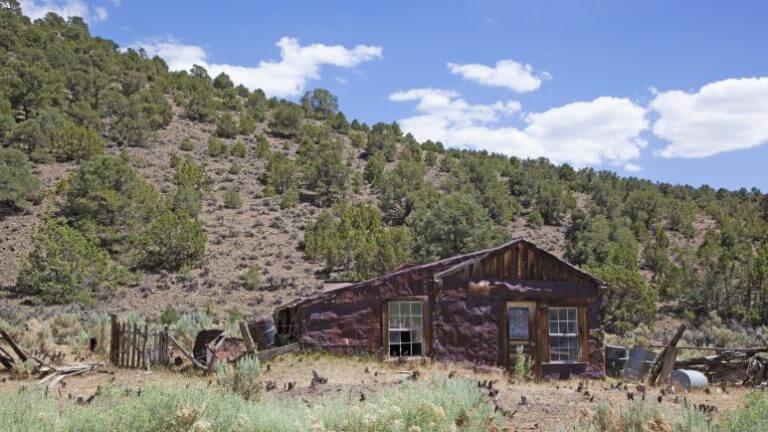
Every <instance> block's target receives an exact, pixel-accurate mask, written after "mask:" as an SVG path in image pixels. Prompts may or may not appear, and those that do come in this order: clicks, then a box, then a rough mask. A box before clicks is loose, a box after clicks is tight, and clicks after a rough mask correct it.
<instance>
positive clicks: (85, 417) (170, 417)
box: [0, 378, 501, 432]
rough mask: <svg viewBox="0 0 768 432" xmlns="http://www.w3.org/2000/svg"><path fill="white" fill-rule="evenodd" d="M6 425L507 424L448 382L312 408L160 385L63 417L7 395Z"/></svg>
mask: <svg viewBox="0 0 768 432" xmlns="http://www.w3.org/2000/svg"><path fill="white" fill-rule="evenodd" d="M0 400H2V401H3V403H0V425H2V430H9V431H13V432H33V431H34V432H36V431H52V432H75V431H77V432H97V431H109V432H145V431H146V432H160V431H163V432H166V431H168V432H182V431H183V432H190V431H195V432H203V431H205V432H230V431H231V432H235V431H248V432H267V431H269V432H289V431H290V432H294V431H298V432H352V431H354V432H358V431H360V432H373V431H376V432H411V431H420V432H438V431H439V432H443V431H478V432H479V431H497V430H501V426H500V421H499V418H497V417H496V415H495V414H494V413H493V407H492V406H491V405H490V404H489V403H488V401H487V400H486V397H485V396H484V395H482V394H481V393H480V391H479V390H478V388H477V386H475V385H473V384H472V383H471V382H469V381H463V380H449V379H446V378H441V379H434V380H430V381H421V382H408V383H405V384H402V385H399V386H396V387H392V388H388V389H385V390H383V391H381V392H379V393H376V394H373V395H370V396H369V397H368V398H367V399H366V400H365V401H362V402H361V401H359V395H358V394H350V395H342V396H333V397H328V398H326V399H322V400H319V401H318V402H317V403H315V404H313V405H312V406H309V405H308V404H307V403H304V402H302V401H299V400H277V399H273V398H270V397H266V396H265V397H263V398H262V399H261V400H259V401H248V400H246V399H244V398H243V397H241V396H240V395H238V394H236V393H233V392H230V391H226V390H219V389H217V388H215V387H214V388H211V387H195V386H193V387H189V388H186V387H181V386H176V385H162V384H154V385H151V386H149V387H145V388H144V389H143V391H142V392H141V394H140V395H138V396H125V395H124V393H122V392H119V391H110V390H108V389H107V390H105V391H104V392H103V394H101V395H100V396H98V397H97V398H96V399H95V400H94V401H93V402H92V403H91V404H90V405H88V406H85V407H82V406H72V407H68V408H64V409H62V410H61V411H59V409H58V408H57V405H56V402H55V401H54V400H53V399H50V398H47V397H45V396H44V395H43V394H41V393H40V392H37V391H31V390H29V391H21V392H18V393H17V392H10V391H0Z"/></svg>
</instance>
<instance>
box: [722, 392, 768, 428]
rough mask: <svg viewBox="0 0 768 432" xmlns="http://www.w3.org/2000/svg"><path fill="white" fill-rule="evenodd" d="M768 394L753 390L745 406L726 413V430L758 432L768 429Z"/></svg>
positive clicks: (724, 419)
mask: <svg viewBox="0 0 768 432" xmlns="http://www.w3.org/2000/svg"><path fill="white" fill-rule="evenodd" d="M766 413H768V395H766V394H765V393H764V392H757V391H755V392H752V393H750V394H749V395H747V397H746V403H745V404H744V406H743V407H740V408H737V409H735V410H733V411H730V412H728V413H726V414H725V415H724V416H723V419H722V422H721V423H722V429H723V431H725V432H758V431H765V430H768V415H767V414H766Z"/></svg>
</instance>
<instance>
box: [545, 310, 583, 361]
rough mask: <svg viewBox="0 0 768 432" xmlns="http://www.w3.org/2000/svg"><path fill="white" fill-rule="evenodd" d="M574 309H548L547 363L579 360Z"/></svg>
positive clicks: (577, 332)
mask: <svg viewBox="0 0 768 432" xmlns="http://www.w3.org/2000/svg"><path fill="white" fill-rule="evenodd" d="M576 316H577V314H576V308H575V307H554V308H549V361H550V362H554V363H573V362H576V361H577V360H578V359H579V326H578V325H577V324H578V322H577V319H576Z"/></svg>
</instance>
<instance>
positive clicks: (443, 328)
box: [278, 242, 604, 376]
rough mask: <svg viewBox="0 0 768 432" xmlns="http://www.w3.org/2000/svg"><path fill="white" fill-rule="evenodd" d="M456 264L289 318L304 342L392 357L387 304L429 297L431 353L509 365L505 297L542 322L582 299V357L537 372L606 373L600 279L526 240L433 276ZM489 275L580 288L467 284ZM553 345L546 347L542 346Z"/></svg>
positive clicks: (403, 275) (324, 300)
mask: <svg viewBox="0 0 768 432" xmlns="http://www.w3.org/2000/svg"><path fill="white" fill-rule="evenodd" d="M456 264H457V263H445V264H444V265H440V266H434V267H428V268H418V269H414V270H413V271H403V272H399V273H397V274H394V275H392V276H391V277H383V278H379V279H376V280H374V281H372V282H371V283H367V284H365V285H358V286H355V287H353V288H350V289H347V288H341V289H338V290H337V291H331V292H328V293H323V294H322V295H321V296H319V297H318V298H316V299H314V300H312V301H309V302H303V303H300V304H298V305H296V306H295V307H294V308H292V309H291V310H290V314H291V315H292V316H295V317H296V319H293V318H292V319H291V321H295V322H296V323H297V327H298V328H297V330H296V334H297V335H298V336H299V337H298V339H299V341H300V342H302V343H303V344H304V345H305V346H308V347H313V348H319V349H327V350H330V351H333V352H337V353H362V352H367V353H375V354H381V355H386V354H387V352H388V348H387V347H386V345H387V340H386V336H385V330H386V327H385V323H384V319H385V310H386V304H387V301H388V300H393V299H402V298H416V297H418V298H422V299H425V300H426V301H425V311H428V312H426V314H427V315H426V316H425V323H428V326H425V327H426V328H425V340H424V349H425V352H426V354H427V355H429V356H431V357H433V358H435V359H437V360H445V361H469V362H473V363H478V364H487V365H499V364H502V365H503V364H504V363H505V362H506V358H507V356H508V353H507V352H503V351H505V350H506V344H505V338H506V328H505V324H504V322H505V319H506V317H505V314H506V305H505V302H506V301H514V300H534V301H536V302H537V304H538V305H539V307H540V309H539V312H537V319H539V320H540V321H542V322H545V321H546V320H543V319H542V318H540V317H538V314H539V313H541V314H544V313H545V311H546V309H545V307H546V306H547V305H555V304H573V302H578V304H579V306H581V307H584V308H585V314H586V317H587V319H586V327H587V332H588V339H586V340H587V343H586V344H584V345H586V347H585V348H584V351H583V358H584V362H583V363H580V364H578V365H570V366H562V365H549V366H547V365H543V367H542V368H541V369H540V370H539V371H540V372H541V373H542V374H559V373H561V372H562V370H563V369H564V368H565V369H568V370H567V372H568V373H572V374H581V373H593V374H594V375H595V376H601V374H602V371H603V370H604V369H603V365H604V360H603V350H602V348H603V345H602V340H603V339H602V327H601V326H602V305H601V304H599V303H598V302H596V301H595V298H596V296H597V293H599V287H597V286H596V283H595V281H594V280H592V279H590V278H589V277H587V276H584V275H583V274H581V273H579V272H578V271H576V270H575V269H574V268H571V267H570V266H568V265H566V264H564V263H562V262H560V261H559V260H557V259H555V258H553V257H552V256H550V255H549V254H547V253H545V252H543V251H541V250H538V249H537V248H535V247H533V246H531V245H529V244H527V243H525V242H520V243H515V244H512V245H510V247H509V248H507V249H504V250H500V251H496V252H494V253H491V254H489V255H487V256H486V257H485V258H483V259H481V260H475V261H474V262H472V263H469V264H467V265H466V266H463V267H461V268H458V269H457V271H455V272H452V273H451V274H449V275H446V276H445V277H443V278H442V279H438V280H435V274H437V273H438V272H440V271H443V270H446V269H447V268H450V266H451V265H456ZM485 278H487V279H488V280H497V281H512V282H514V281H531V282H533V283H536V282H537V281H542V282H546V281H551V282H553V284H550V285H552V286H555V285H557V283H558V282H564V283H565V284H562V283H561V284H560V285H561V286H567V287H573V288H574V289H570V288H569V290H568V291H567V292H565V291H563V290H562V289H560V290H559V291H558V290H557V289H553V290H548V291H547V290H543V291H537V290H531V291H530V292H520V291H519V290H515V289H514V287H513V286H512V285H510V286H509V287H507V286H504V284H496V285H487V284H486V285H482V284H478V285H476V286H475V285H472V284H469V283H468V282H467V281H468V280H484V279H485ZM522 285H524V284H522ZM574 294H577V295H575V296H574ZM542 306H543V307H542ZM283 315H286V313H283ZM278 318H280V316H279V314H278ZM279 321H280V322H282V321H286V320H285V319H284V318H283V319H280V320H279ZM278 324H280V323H278ZM544 333H545V334H543V335H542V334H537V336H536V337H537V339H539V338H547V337H548V336H547V334H546V331H545V330H544ZM537 345H539V346H543V345H547V344H544V343H539V344H537ZM547 348H548V345H547V347H546V348H545V347H542V348H541V349H543V350H546V349H547ZM535 356H536V358H537V359H539V358H541V359H548V358H549V357H548V355H547V354H546V353H543V352H539V351H537V352H536V353H535ZM585 363H586V364H585Z"/></svg>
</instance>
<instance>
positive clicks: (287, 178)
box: [260, 153, 296, 196]
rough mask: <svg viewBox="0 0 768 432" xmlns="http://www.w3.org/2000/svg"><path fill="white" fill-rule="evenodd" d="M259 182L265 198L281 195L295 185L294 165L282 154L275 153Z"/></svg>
mask: <svg viewBox="0 0 768 432" xmlns="http://www.w3.org/2000/svg"><path fill="white" fill-rule="evenodd" d="M260 180H261V182H262V183H263V184H264V186H265V194H266V195H267V196H271V195H275V194H282V193H283V192H285V191H287V190H289V189H291V188H292V187H294V186H295V184H296V164H295V163H294V162H293V160H291V159H290V158H288V156H286V155H284V154H283V153H275V154H273V155H272V157H271V158H270V159H269V164H268V165H267V171H266V173H264V175H262V176H261V179H260Z"/></svg>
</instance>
